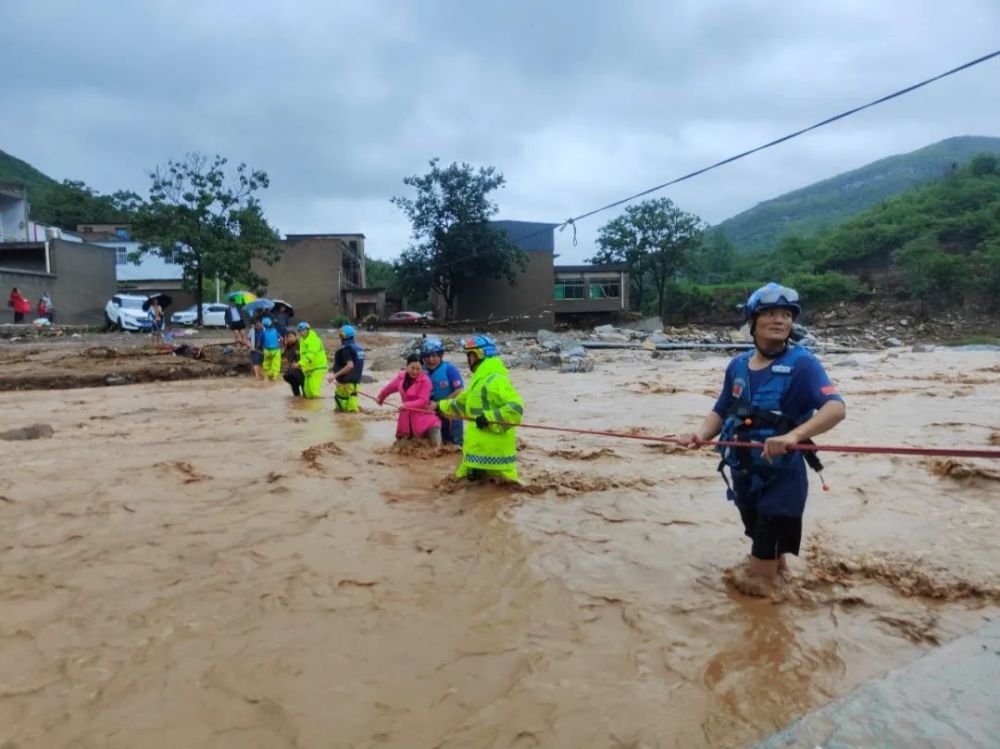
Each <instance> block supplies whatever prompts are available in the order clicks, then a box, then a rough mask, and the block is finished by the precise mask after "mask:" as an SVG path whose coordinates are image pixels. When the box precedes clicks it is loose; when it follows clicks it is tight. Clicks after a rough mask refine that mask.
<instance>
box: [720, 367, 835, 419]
mask: <svg viewBox="0 0 1000 749" xmlns="http://www.w3.org/2000/svg"><path fill="white" fill-rule="evenodd" d="M737 359H739V357H736V358H734V359H733V360H732V361H730V362H729V366H728V367H726V379H725V382H724V383H723V385H722V392H721V393H720V394H719V398H718V400H716V401H715V406H713V407H712V410H713V411H715V413H717V414H719V416H721V417H722V418H725V417H726V412H727V411H728V410H729V406H730V405H731V404H732V402H733V377H734V374H733V373H734V372H735V370H736V360H737ZM769 369H770V367H765V368H764V369H758V370H753V369H751V370H750V387H749V390H750V393H749V394H750V395H751V396H752V394H753V393H754V392H755V391H756V390H757V389H758V388H760V387H761V385H762V384H763V382H764V380H765V378H767V377H768V376H769V375H770V372H768V370H769ZM775 376H778V375H775ZM791 378H792V381H791V383H789V385H788V390H787V391H785V396H784V398H782V399H781V411H782V413H784V414H786V415H788V416H789V417H790V418H791V419H792V420H793V421H795V422H796V423H797V422H799V421H800V420H801V419H802V417H803V416H805V415H806V414H807V413H809V412H810V411H814V410H816V409H818V408H821V407H822V406H823V404H825V403H826V402H827V401H840V402H841V403H843V401H844V399H843V398H841V397H840V395H839V394H838V393H837V387H836V385H834V384H833V383H832V382H831V381H830V377H829V375H827V373H826V370H825V369H823V365H822V364H820V363H819V360H818V359H816V358H815V357H814V356H812V355H809V356H802V357H800V358H799V359H798V361H796V362H795V364H793V365H792V374H791Z"/></svg>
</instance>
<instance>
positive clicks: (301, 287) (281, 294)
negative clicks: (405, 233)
mask: <svg viewBox="0 0 1000 749" xmlns="http://www.w3.org/2000/svg"><path fill="white" fill-rule="evenodd" d="M252 268H253V270H254V272H255V273H257V274H259V275H261V276H263V277H264V278H266V279H267V287H266V288H264V289H260V290H259V291H262V292H264V293H265V294H266V295H267V296H269V297H272V298H275V299H285V300H287V301H288V302H290V303H291V304H293V305H294V306H295V317H296V319H298V320H308V321H309V322H311V323H312V324H314V325H330V324H331V321H332V320H334V319H337V318H338V317H340V316H344V317H347V318H349V319H351V320H362V319H364V318H365V317H366V316H367V315H369V314H375V315H378V316H379V317H383V316H384V307H385V290H384V289H372V288H368V287H367V285H366V277H365V235H364V234H338V233H326V234H288V235H287V236H286V237H285V239H284V240H282V242H281V257H280V259H279V260H278V261H277V262H276V263H275V264H274V265H268V264H267V263H266V262H264V261H263V260H260V259H255V260H254V261H253V265H252Z"/></svg>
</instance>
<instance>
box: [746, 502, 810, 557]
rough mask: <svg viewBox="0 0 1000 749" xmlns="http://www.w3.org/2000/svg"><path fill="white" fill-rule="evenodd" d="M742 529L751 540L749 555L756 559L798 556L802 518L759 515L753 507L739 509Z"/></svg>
mask: <svg viewBox="0 0 1000 749" xmlns="http://www.w3.org/2000/svg"><path fill="white" fill-rule="evenodd" d="M738 509H739V511H740V517H741V518H742V519H743V529H744V531H745V532H746V535H747V536H749V537H750V538H751V539H752V540H753V547H752V548H751V550H750V553H751V554H752V555H753V556H754V557H755V558H756V559H778V558H779V557H780V556H781V555H782V554H794V555H795V556H798V555H799V546H800V544H801V543H802V517H801V516H800V517H797V518H792V517H786V516H784V515H760V514H758V513H757V510H756V509H755V508H753V507H739V508H738Z"/></svg>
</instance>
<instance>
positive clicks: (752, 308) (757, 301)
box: [743, 281, 802, 322]
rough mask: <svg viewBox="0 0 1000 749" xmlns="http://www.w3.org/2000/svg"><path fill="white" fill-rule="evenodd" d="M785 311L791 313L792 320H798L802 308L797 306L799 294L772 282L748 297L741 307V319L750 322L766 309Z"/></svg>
mask: <svg viewBox="0 0 1000 749" xmlns="http://www.w3.org/2000/svg"><path fill="white" fill-rule="evenodd" d="M776 307H777V308H778V309H787V310H788V311H789V312H791V313H792V319H793V320H796V319H798V316H799V315H801V314H802V307H801V306H800V305H799V293H798V292H797V291H796V290H795V289H790V288H788V287H787V286H780V285H778V284H776V283H774V282H773V281H772V282H771V283H769V284H767V286H761V287H760V288H759V289H757V291H755V292H754V293H753V294H751V295H750V298H749V299H747V303H746V305H745V306H744V307H743V318H744V320H746V321H747V322H750V321H751V320H752V319H753V317H754V315H756V314H757V313H758V312H763V311H764V310H766V309H774V308H776Z"/></svg>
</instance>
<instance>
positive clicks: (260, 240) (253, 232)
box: [132, 154, 280, 324]
mask: <svg viewBox="0 0 1000 749" xmlns="http://www.w3.org/2000/svg"><path fill="white" fill-rule="evenodd" d="M226 163H227V160H226V159H225V158H223V157H222V156H215V157H214V158H213V159H211V160H209V158H208V157H207V156H204V155H202V154H188V155H187V156H186V157H185V158H184V159H183V160H180V161H168V162H167V164H166V166H164V167H158V168H157V169H156V171H154V172H153V173H152V174H150V178H151V180H152V185H151V186H150V188H149V199H148V200H147V201H141V200H136V201H134V202H135V203H136V205H135V209H136V212H135V217H134V218H133V220H132V232H133V234H134V236H135V237H136V239H137V240H139V242H141V245H140V249H139V251H138V252H136V253H134V255H135V257H134V259H136V260H138V259H139V258H140V257H141V256H142V255H144V254H145V253H147V252H153V253H155V254H157V255H160V256H161V257H165V258H170V259H171V260H172V261H173V262H175V263H177V264H178V265H180V266H181V267H182V268H183V269H184V285H185V288H187V289H189V290H191V291H193V292H194V294H195V298H196V301H197V305H198V306H197V309H198V323H199V324H200V323H201V322H202V320H201V302H202V292H203V286H204V281H205V278H206V277H209V278H211V277H214V276H218V278H219V280H220V281H221V282H222V283H223V284H225V285H226V286H227V287H230V286H233V285H235V284H246V285H248V286H251V287H254V288H259V287H263V286H266V285H267V279H265V278H263V277H261V276H259V275H257V274H256V273H254V272H253V270H251V267H250V264H251V261H252V260H253V259H254V258H261V259H263V260H264V261H265V262H267V263H268V264H273V263H274V262H275V261H276V260H277V259H278V257H279V256H280V245H279V244H278V234H277V232H276V231H275V230H274V229H273V228H271V226H270V225H269V224H268V222H267V219H265V218H264V214H263V211H262V210H261V207H260V203H259V202H258V200H257V198H256V195H255V193H257V192H258V191H260V190H264V189H266V188H267V186H268V184H269V180H268V177H267V174H266V173H265V172H262V171H256V170H250V169H248V168H247V166H246V164H240V165H239V166H237V167H236V170H235V173H234V174H233V175H227V174H226V169H225V167H226Z"/></svg>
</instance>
